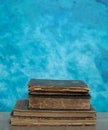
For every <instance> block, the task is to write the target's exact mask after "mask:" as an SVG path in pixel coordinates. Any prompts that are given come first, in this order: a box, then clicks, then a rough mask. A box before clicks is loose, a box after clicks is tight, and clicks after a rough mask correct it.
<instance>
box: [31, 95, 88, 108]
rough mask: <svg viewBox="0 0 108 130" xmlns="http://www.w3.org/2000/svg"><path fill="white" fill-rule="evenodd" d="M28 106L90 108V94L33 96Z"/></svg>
mask: <svg viewBox="0 0 108 130" xmlns="http://www.w3.org/2000/svg"><path fill="white" fill-rule="evenodd" d="M29 108H31V109H32V108H35V109H61V110H62V109H67V110H69V109H71V110H72V109H90V96H42V95H41V96H36V95H35V96H33V95H29Z"/></svg>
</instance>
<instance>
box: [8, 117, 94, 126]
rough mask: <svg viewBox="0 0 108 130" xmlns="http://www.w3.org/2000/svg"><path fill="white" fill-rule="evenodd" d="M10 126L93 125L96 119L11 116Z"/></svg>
mask: <svg viewBox="0 0 108 130" xmlns="http://www.w3.org/2000/svg"><path fill="white" fill-rule="evenodd" d="M10 120H11V125H20V126H21V125H22V126H24V125H27V126H30V125H31V126H32V125H38V126H39V125H50V126H51V125H57V126H59V125H67V126H71V125H95V124H96V118H92V117H86V118H83V117H80V118H77V117H25V116H22V117H21V116H14V115H13V114H12V115H11V118H10Z"/></svg>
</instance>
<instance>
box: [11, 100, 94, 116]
mask: <svg viewBox="0 0 108 130" xmlns="http://www.w3.org/2000/svg"><path fill="white" fill-rule="evenodd" d="M28 107H29V101H28V100H18V101H17V103H16V105H15V107H14V109H13V115H14V116H30V117H96V114H95V110H94V108H93V107H92V106H91V107H90V109H89V110H51V109H50V110H39V109H38V110H36V109H34V110H31V109H29V108H28Z"/></svg>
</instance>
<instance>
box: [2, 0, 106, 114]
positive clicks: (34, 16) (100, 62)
mask: <svg viewBox="0 0 108 130" xmlns="http://www.w3.org/2000/svg"><path fill="white" fill-rule="evenodd" d="M30 78H49V79H81V80H84V81H85V82H86V83H87V84H88V85H89V86H90V89H91V91H90V94H91V96H92V99H91V103H92V104H93V105H94V107H95V108H96V111H104V112H106V111H108V107H107V106H108V0H0V111H11V110H12V108H13V106H14V104H15V102H16V100H18V99H20V98H27V97H28V95H27V93H28V92H27V83H28V80H29V79H30Z"/></svg>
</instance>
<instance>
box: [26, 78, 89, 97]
mask: <svg viewBox="0 0 108 130" xmlns="http://www.w3.org/2000/svg"><path fill="white" fill-rule="evenodd" d="M28 91H29V93H30V94H55V95H56V94H59V95H60V94H62V95H63V94H64V95H65V94H70V95H76V94H75V92H77V94H78V95H80V94H81V95H82V94H83V93H85V95H86V94H87V93H88V91H89V87H88V86H87V84H85V83H84V82H83V81H81V80H48V79H31V80H30V81H29V83H28Z"/></svg>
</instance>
